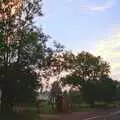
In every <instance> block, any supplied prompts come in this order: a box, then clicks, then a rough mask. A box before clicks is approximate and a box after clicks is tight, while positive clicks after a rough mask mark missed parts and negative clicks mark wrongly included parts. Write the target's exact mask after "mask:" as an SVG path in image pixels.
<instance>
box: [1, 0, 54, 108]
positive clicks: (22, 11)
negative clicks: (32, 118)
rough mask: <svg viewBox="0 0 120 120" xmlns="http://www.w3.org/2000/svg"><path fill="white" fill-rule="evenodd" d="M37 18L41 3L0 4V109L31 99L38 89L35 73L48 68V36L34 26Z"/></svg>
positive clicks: (24, 0)
mask: <svg viewBox="0 0 120 120" xmlns="http://www.w3.org/2000/svg"><path fill="white" fill-rule="evenodd" d="M41 16H42V12H41V0H34V1H33V0H3V1H0V28H1V30H0V45H1V46H2V47H1V49H0V61H1V63H0V88H1V90H2V108H3V109H2V110H7V109H8V108H11V107H12V106H11V105H12V104H13V103H14V101H15V102H20V101H22V102H23V101H24V102H27V101H28V100H33V98H35V95H36V93H37V90H38V89H39V86H40V85H39V81H38V75H37V74H36V72H35V70H36V68H39V70H43V69H47V67H48V66H49V59H48V58H50V56H51V53H52V52H51V51H52V50H51V48H49V47H47V46H46V42H47V40H48V38H49V36H48V35H45V34H44V33H43V32H42V30H41V29H39V28H37V27H36V26H35V24H34V18H35V17H41ZM11 71H12V72H11ZM13 73H14V74H13ZM39 77H40V78H39V79H40V80H41V76H39ZM25 91H26V92H25Z"/></svg>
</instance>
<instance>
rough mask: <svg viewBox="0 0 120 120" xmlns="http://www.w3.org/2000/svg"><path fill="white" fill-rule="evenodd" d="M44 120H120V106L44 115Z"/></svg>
mask: <svg viewBox="0 0 120 120" xmlns="http://www.w3.org/2000/svg"><path fill="white" fill-rule="evenodd" d="M42 118H44V119H42V120H120V108H119V109H118V108H117V109H104V110H96V111H93V112H74V113H71V114H64V115H43V116H42Z"/></svg>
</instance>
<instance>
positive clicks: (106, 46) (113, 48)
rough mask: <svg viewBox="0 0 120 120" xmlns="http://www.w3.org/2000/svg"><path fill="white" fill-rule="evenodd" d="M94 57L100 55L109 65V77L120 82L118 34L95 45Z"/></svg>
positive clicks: (119, 43) (119, 42)
mask: <svg viewBox="0 0 120 120" xmlns="http://www.w3.org/2000/svg"><path fill="white" fill-rule="evenodd" d="M94 53H95V54H96V55H100V56H102V57H103V59H104V60H106V61H108V62H109V63H110V65H111V76H112V77H113V78H115V79H119V80H120V62H119V61H120V32H118V33H116V34H115V35H113V36H111V37H109V38H108V39H107V40H101V41H99V42H98V43H97V46H96V51H94Z"/></svg>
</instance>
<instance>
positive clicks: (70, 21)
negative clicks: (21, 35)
mask: <svg viewBox="0 0 120 120" xmlns="http://www.w3.org/2000/svg"><path fill="white" fill-rule="evenodd" d="M119 11H120V1H119V0H43V12H44V14H45V16H44V17H43V18H42V19H40V20H37V24H38V25H42V27H43V29H44V31H45V32H46V33H48V34H49V35H51V36H52V38H53V39H54V40H56V41H58V42H60V43H62V44H64V45H65V46H66V49H68V50H72V51H73V52H80V51H82V50H85V51H89V52H91V53H93V54H95V55H101V56H102V57H103V58H104V59H105V60H107V61H108V62H110V64H111V71H112V74H111V75H112V77H113V78H114V79H119V80H120V62H119V61H120V52H119V51H120V14H119Z"/></svg>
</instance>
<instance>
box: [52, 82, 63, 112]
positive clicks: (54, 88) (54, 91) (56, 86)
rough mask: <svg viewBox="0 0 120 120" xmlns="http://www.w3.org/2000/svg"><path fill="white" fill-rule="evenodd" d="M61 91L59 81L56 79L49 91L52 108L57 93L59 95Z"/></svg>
mask: <svg viewBox="0 0 120 120" xmlns="http://www.w3.org/2000/svg"><path fill="white" fill-rule="evenodd" d="M61 93H62V90H61V86H60V83H59V82H58V81H55V82H53V84H52V88H51V91H50V103H51V105H52V110H54V104H57V98H58V96H59V95H61ZM56 106H57V105H56Z"/></svg>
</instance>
